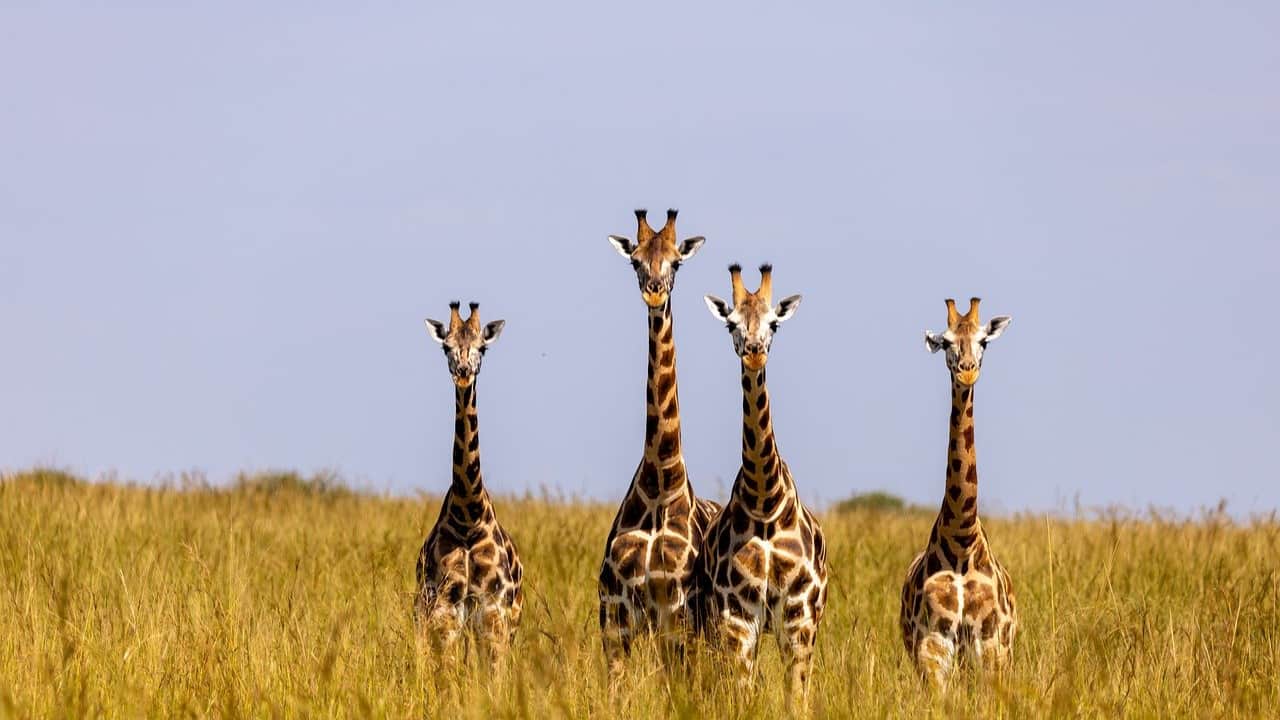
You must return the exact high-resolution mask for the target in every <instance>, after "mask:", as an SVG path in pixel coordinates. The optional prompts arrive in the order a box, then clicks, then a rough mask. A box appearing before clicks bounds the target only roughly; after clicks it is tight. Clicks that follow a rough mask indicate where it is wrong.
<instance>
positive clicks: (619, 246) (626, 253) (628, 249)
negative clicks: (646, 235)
mask: <svg viewBox="0 0 1280 720" xmlns="http://www.w3.org/2000/svg"><path fill="white" fill-rule="evenodd" d="M609 242H611V243H613V248H614V249H615V250H617V251H618V254H619V255H621V256H622V257H624V258H627V259H628V260H630V259H631V253H633V252H635V251H636V246H635V244H634V243H632V242H631V238H624V237H622V236H621V235H610V236H609Z"/></svg>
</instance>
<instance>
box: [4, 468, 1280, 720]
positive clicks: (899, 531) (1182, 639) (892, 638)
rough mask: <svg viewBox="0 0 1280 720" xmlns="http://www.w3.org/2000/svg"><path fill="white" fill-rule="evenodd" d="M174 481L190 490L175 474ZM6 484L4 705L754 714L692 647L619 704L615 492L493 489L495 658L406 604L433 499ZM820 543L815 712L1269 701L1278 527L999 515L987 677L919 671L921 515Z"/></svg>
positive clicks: (1198, 711) (778, 694) (287, 490)
mask: <svg viewBox="0 0 1280 720" xmlns="http://www.w3.org/2000/svg"><path fill="white" fill-rule="evenodd" d="M177 485H182V483H178V484H177ZM185 485H186V487H167V488H148V487H140V486H130V485H125V484H119V483H86V482H83V481H81V480H77V479H75V478H72V477H69V476H66V475H64V474H60V473H56V472H48V471H37V472H30V473H22V474H17V475H10V476H9V477H6V478H4V479H3V480H2V481H0V715H7V716H17V717H31V716H70V717H86V716H107V717H117V716H129V717H138V716H160V715H196V716H207V715H215V716H225V717H235V716H255V717H259V716H276V715H279V716H327V715H337V716H347V715H374V716H392V717H432V718H487V717H500V718H516V717H522V718H523V717H531V718H541V717H560V716H575V717H585V716H593V717H615V716H628V717H744V718H746V717H750V718H755V717H767V716H776V715H779V714H781V712H782V709H783V702H782V699H783V692H782V689H781V678H780V674H779V673H778V670H779V667H778V661H777V653H776V650H775V648H774V647H773V646H772V644H770V645H768V646H766V648H765V650H764V652H763V653H762V673H761V678H760V681H759V684H758V689H757V690H756V691H755V692H753V693H746V694H743V693H741V692H739V691H737V690H736V689H734V688H732V687H725V686H724V685H723V684H721V683H718V682H716V679H717V678H718V677H719V676H720V675H721V673H720V670H719V668H718V667H717V666H716V665H715V664H714V663H713V662H712V661H711V660H709V659H703V660H700V662H699V664H698V666H697V667H695V668H693V669H692V671H691V672H690V673H687V674H681V675H680V676H679V677H668V675H667V674H664V673H663V672H662V671H661V667H660V664H659V662H658V661H657V659H656V658H655V657H654V656H653V653H652V652H646V651H643V650H642V651H641V652H640V653H639V654H638V655H637V657H636V658H635V662H634V663H633V664H632V669H631V672H632V673H633V677H632V678H630V680H631V682H630V683H629V686H630V687H629V689H626V690H623V691H621V692H619V693H618V694H616V695H615V696H613V697H610V696H609V695H608V693H607V692H605V690H604V689H603V683H604V676H603V663H602V659H601V653H600V650H599V639H598V638H599V636H598V630H597V627H596V623H595V619H594V618H595V614H596V604H595V579H594V578H595V574H596V570H597V567H598V562H599V559H600V553H601V550H602V543H603V539H604V537H605V535H606V533H607V530H608V525H609V523H610V521H611V520H612V515H613V508H612V507H608V506H604V505H598V504H590V503H568V502H555V501H549V500H545V499H537V498H504V499H501V502H500V505H499V513H500V516H501V518H502V519H503V520H504V522H505V523H506V525H507V527H508V528H509V529H510V530H511V531H512V533H513V534H514V536H515V538H516V540H517V542H518V543H519V546H520V550H521V554H522V556H523V558H524V562H525V567H526V571H527V578H528V580H527V585H526V588H527V600H526V610H525V620H524V625H523V627H522V628H521V631H520V634H519V638H518V640H517V643H516V646H515V648H514V651H513V655H512V657H511V659H510V662H509V664H508V665H507V667H506V668H505V670H504V671H503V672H502V673H501V675H500V676H499V677H497V678H491V677H490V676H489V674H488V673H487V671H484V670H480V669H477V668H475V667H464V668H438V667H435V666H434V665H433V661H432V660H431V658H430V657H427V656H426V655H424V654H423V653H422V652H420V651H419V646H418V643H417V642H416V640H415V632H414V627H413V622H412V619H411V615H410V608H411V599H412V593H413V589H414V588H413V582H414V581H413V567H414V559H415V556H416V553H417V550H418V547H419V545H420V543H421V541H422V538H423V536H424V535H425V533H426V532H427V530H428V528H429V526H430V523H432V522H433V521H434V519H435V516H436V510H437V507H436V504H435V501H434V500H433V499H430V498H397V497H384V496H378V495H371V494H363V493H356V492H351V491H349V490H345V489H343V488H341V487H340V486H338V485H336V484H332V483H328V482H326V481H324V479H318V480H317V479H310V480H304V479H300V478H298V477H296V476H293V475H284V476H274V477H259V478H245V479H242V481H241V482H239V483H236V484H235V485H233V486H232V487H229V488H223V489H215V488H209V487H207V486H204V485H203V484H202V483H199V482H194V483H192V482H188V483H185ZM822 522H823V525H824V527H825V529H826V532H827V536H828V538H829V541H830V546H831V549H832V555H831V558H830V560H831V569H832V572H831V575H832V580H831V597H830V601H829V604H828V610H829V614H828V616H827V619H826V621H825V623H824V625H823V627H822V630H821V633H820V635H819V639H818V656H817V658H818V659H817V662H818V666H817V670H816V672H815V676H814V682H815V685H814V689H813V698H812V711H813V715H814V716H816V717H824V716H830V717H848V716H857V717H884V716H902V715H918V714H921V713H924V714H932V715H936V716H946V717H965V716H973V717H998V716H1008V717H1032V716H1055V717H1059V716H1083V717H1116V716H1134V717H1170V716H1183V717H1220V716H1263V717H1265V716H1270V717H1276V715H1277V713H1280V690H1278V683H1280V680H1278V678H1280V524H1278V523H1277V522H1276V520H1275V519H1274V517H1273V518H1271V519H1269V520H1257V521H1252V522H1248V523H1233V522H1232V521H1230V520H1229V519H1228V518H1226V517H1225V516H1223V515H1221V514H1207V515H1205V516H1203V517H1200V518H1197V519H1195V520H1174V519H1168V518H1161V517H1157V516H1149V515H1148V516H1144V517H1140V518H1138V517H1126V516H1122V515H1121V514H1111V515H1109V516H1098V517H1092V518H1090V519H1063V518H1053V517H1050V518H1046V517H1044V516H1032V515H1024V516H1017V517H1009V518H991V519H989V520H988V521H987V525H988V528H989V533H990V536H991V539H992V542H993V543H994V547H995V549H996V551H997V553H998V554H999V556H1000V557H1001V558H1002V560H1003V561H1004V562H1005V564H1006V565H1007V567H1008V568H1009V569H1010V571H1011V572H1012V573H1013V576H1014V579H1015V583H1016V587H1017V591H1018V598H1019V603H1020V606H1021V613H1022V622H1023V630H1022V634H1021V635H1020V637H1019V643H1018V647H1017V650H1016V656H1015V668H1014V670H1013V672H1012V673H1010V674H1009V675H1008V676H1007V677H1006V678H1004V679H1002V680H1000V681H993V680H991V679H987V678H982V677H972V676H970V677H966V678H965V679H964V680H962V681H961V682H958V683H957V684H956V685H955V686H954V687H953V688H952V689H951V690H950V691H948V692H947V693H946V694H945V695H942V696H937V695H934V694H932V693H930V692H927V691H926V690H924V689H923V688H922V687H921V685H920V683H919V682H918V681H917V680H916V678H915V677H914V676H913V674H912V673H911V672H910V670H909V668H908V665H907V662H906V657H905V654H904V652H903V649H902V644H901V640H900V638H899V635H898V630H897V623H896V619H897V613H898V593H899V590H900V587H901V582H902V576H903V572H904V570H905V568H906V566H907V564H908V562H909V561H910V560H911V557H912V555H913V554H914V553H915V552H916V550H917V549H918V546H919V545H920V544H921V543H922V542H923V539H924V538H925V536H926V534H927V532H928V527H929V523H930V522H931V517H930V516H929V515H928V514H927V513H921V512H912V511H910V510H906V511H884V510H872V509H853V510H849V511H845V512H839V513H830V514H827V515H825V516H824V517H823V518H822Z"/></svg>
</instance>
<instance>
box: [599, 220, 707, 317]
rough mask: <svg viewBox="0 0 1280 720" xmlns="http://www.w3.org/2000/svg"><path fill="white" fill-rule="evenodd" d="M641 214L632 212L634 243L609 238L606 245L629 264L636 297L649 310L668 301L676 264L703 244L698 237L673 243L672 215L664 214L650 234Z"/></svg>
mask: <svg viewBox="0 0 1280 720" xmlns="http://www.w3.org/2000/svg"><path fill="white" fill-rule="evenodd" d="M646 212H647V211H645V210H636V222H637V224H638V226H639V227H638V228H637V229H636V239H635V241H634V242H632V241H631V239H630V238H625V237H622V236H621V235H610V236H609V242H611V243H613V246H614V247H615V248H617V250H618V253H619V254H621V255H622V256H623V257H625V258H626V259H628V260H630V261H631V267H633V268H635V269H636V279H637V280H638V281H639V282H640V297H641V298H642V299H643V300H644V303H645V304H646V305H648V306H649V307H651V308H660V307H662V306H663V305H665V304H666V302H667V299H668V298H669V297H671V287H672V286H673V285H675V282H676V270H679V269H680V263H682V262H684V261H685V260H688V259H689V258H691V257H693V256H694V254H695V253H697V252H698V248H700V247H702V243H704V242H706V238H704V237H702V236H701V235H699V236H697V237H691V238H687V239H685V240H684V241H683V242H681V243H676V211H675V210H668V211H667V224H666V225H663V226H662V229H661V230H658V231H657V232H654V230H653V228H651V227H649V221H648V220H646V219H645V214H646Z"/></svg>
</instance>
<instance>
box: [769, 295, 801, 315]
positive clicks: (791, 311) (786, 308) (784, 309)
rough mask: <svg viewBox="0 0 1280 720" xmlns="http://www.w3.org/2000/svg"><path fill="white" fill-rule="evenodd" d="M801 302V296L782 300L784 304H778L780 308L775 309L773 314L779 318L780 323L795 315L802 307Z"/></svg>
mask: <svg viewBox="0 0 1280 720" xmlns="http://www.w3.org/2000/svg"><path fill="white" fill-rule="evenodd" d="M800 300H801V297H800V296H799V295H792V296H791V297H785V298H782V302H780V303H778V307H776V308H774V309H773V314H774V315H777V316H778V322H782V321H783V320H786V319H787V318H789V317H791V316H792V315H795V314H796V308H798V307H800Z"/></svg>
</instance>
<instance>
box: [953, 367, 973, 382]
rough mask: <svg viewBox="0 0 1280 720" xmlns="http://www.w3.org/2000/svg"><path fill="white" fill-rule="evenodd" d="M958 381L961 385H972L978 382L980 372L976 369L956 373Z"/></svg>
mask: <svg viewBox="0 0 1280 720" xmlns="http://www.w3.org/2000/svg"><path fill="white" fill-rule="evenodd" d="M956 380H959V381H960V384H961V385H972V384H974V383H976V382H978V370H977V368H974V369H973V370H960V371H957V372H956Z"/></svg>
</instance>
